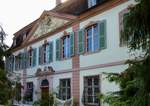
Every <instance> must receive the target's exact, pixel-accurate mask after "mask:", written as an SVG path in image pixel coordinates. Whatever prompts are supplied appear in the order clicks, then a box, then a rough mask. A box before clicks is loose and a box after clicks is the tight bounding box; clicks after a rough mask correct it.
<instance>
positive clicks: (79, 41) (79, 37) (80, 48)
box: [77, 29, 85, 54]
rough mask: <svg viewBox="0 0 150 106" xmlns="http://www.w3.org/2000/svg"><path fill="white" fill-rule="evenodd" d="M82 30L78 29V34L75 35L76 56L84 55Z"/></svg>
mask: <svg viewBox="0 0 150 106" xmlns="http://www.w3.org/2000/svg"><path fill="white" fill-rule="evenodd" d="M84 35H85V34H84V29H80V30H79V31H78V34H77V40H78V49H77V52H78V54H82V53H84V50H85V48H84V42H85V36H84Z"/></svg>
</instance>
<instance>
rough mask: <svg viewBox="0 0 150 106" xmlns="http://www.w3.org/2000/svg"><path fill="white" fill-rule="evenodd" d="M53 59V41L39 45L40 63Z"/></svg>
mask: <svg viewBox="0 0 150 106" xmlns="http://www.w3.org/2000/svg"><path fill="white" fill-rule="evenodd" d="M52 61H53V42H49V43H45V44H44V45H42V46H40V47H39V64H40V65H42V64H47V63H50V62H52Z"/></svg>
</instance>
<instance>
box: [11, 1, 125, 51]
mask: <svg viewBox="0 0 150 106" xmlns="http://www.w3.org/2000/svg"><path fill="white" fill-rule="evenodd" d="M77 1H79V2H77ZM85 1H87V0H69V1H68V2H65V3H63V4H60V5H58V6H56V7H55V8H54V9H53V10H50V11H44V12H43V13H42V15H41V16H40V17H39V18H38V19H37V20H35V21H34V22H32V23H30V24H29V25H27V26H25V27H24V28H22V29H21V30H19V31H18V32H16V33H15V36H16V35H18V34H19V33H22V32H24V31H25V30H26V29H30V28H31V30H30V32H29V34H28V37H27V39H26V40H25V41H24V42H25V43H24V44H20V45H21V46H20V45H17V46H15V47H14V48H13V47H12V48H11V49H13V51H16V50H18V49H20V48H22V47H25V46H28V45H30V44H32V43H35V42H38V41H40V40H43V39H44V38H46V37H48V36H50V35H53V34H55V33H58V32H59V31H62V30H64V29H65V28H68V27H70V26H71V25H73V24H76V23H77V22H78V21H82V20H83V19H86V18H88V17H91V16H94V15H96V14H99V13H102V12H104V11H106V10H108V9H111V8H113V7H114V6H117V5H119V4H120V3H124V2H126V1H127V0H102V1H101V2H100V3H99V4H98V5H96V6H94V7H92V8H90V9H87V4H86V3H85ZM78 6H79V7H78ZM80 7H81V8H80ZM78 10H79V11H78ZM76 11H78V13H77V12H76ZM46 15H51V16H54V17H58V18H62V19H66V20H69V22H68V23H67V24H65V25H64V26H62V27H60V28H57V29H56V30H54V31H52V32H49V33H47V34H44V35H42V36H41V37H39V38H38V39H36V40H33V41H31V42H28V43H27V41H28V39H29V38H30V37H31V36H32V34H33V32H34V31H35V29H36V27H37V24H38V23H39V21H40V20H41V19H42V18H43V17H44V16H46ZM21 43H22V42H21Z"/></svg>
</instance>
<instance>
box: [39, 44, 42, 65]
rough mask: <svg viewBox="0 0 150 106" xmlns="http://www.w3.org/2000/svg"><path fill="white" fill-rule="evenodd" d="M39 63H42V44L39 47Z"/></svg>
mask: <svg viewBox="0 0 150 106" xmlns="http://www.w3.org/2000/svg"><path fill="white" fill-rule="evenodd" d="M39 64H40V65H41V64H42V46H40V47H39Z"/></svg>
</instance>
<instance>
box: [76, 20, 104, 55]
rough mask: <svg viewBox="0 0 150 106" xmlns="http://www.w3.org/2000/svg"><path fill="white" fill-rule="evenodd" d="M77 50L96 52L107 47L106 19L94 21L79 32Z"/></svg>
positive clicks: (81, 52)
mask: <svg viewBox="0 0 150 106" xmlns="http://www.w3.org/2000/svg"><path fill="white" fill-rule="evenodd" d="M77 41H78V42H77V46H78V47H77V52H78V54H83V53H86V52H96V51H98V50H101V49H105V48H106V20H104V21H100V22H97V23H92V24H90V25H89V26H88V27H86V28H85V29H80V30H79V31H78V34H77Z"/></svg>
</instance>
